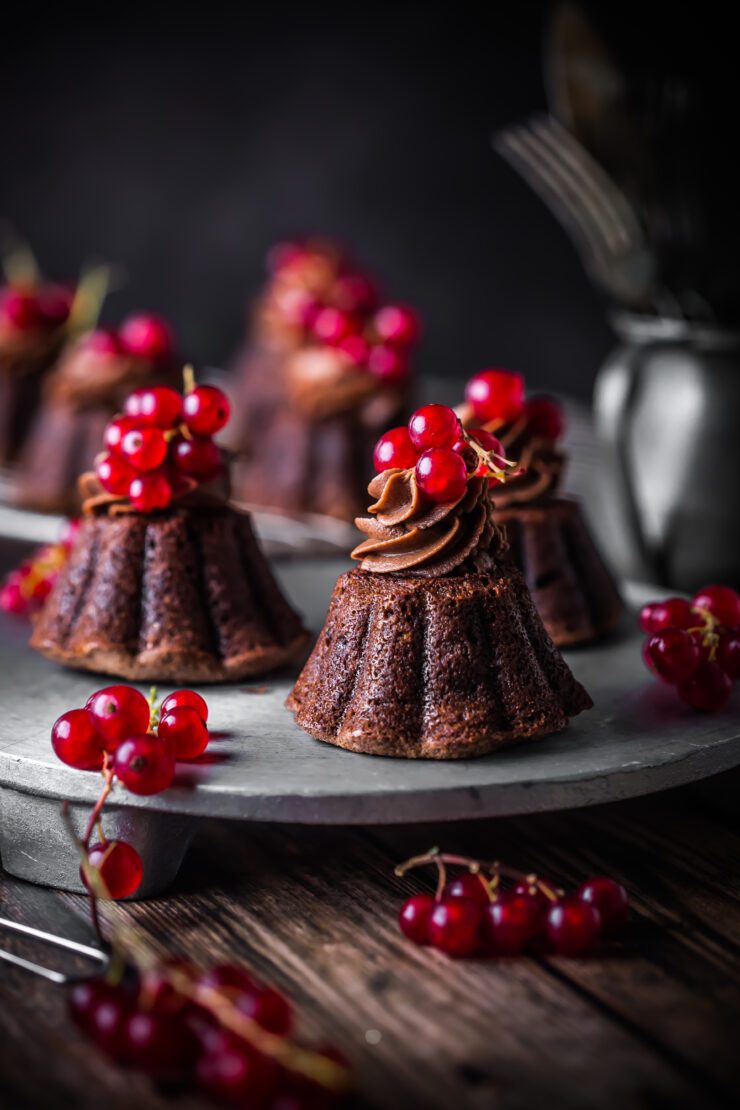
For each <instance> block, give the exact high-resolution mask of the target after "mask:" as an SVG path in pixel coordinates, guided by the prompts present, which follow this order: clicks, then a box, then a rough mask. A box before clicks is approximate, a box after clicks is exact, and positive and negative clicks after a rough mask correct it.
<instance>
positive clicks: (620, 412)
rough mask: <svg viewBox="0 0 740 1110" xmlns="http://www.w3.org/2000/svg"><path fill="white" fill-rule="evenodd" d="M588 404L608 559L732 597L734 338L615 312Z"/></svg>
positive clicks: (736, 552)
mask: <svg viewBox="0 0 740 1110" xmlns="http://www.w3.org/2000/svg"><path fill="white" fill-rule="evenodd" d="M613 323H614V326H615V329H616V331H617V335H618V336H619V339H620V345H619V346H618V347H617V348H616V349H615V350H614V351H613V352H612V353H611V354H610V355H609V357H608V358H607V360H606V362H605V363H604V365H603V367H602V369H601V371H600V372H599V375H598V378H597V381H596V386H595V393H594V402H595V409H596V421H597V427H598V430H599V435H600V438H601V441H602V444H603V445H604V449H605V453H606V456H607V457H606V460H605V461H606V466H605V468H604V474H603V482H604V483H605V485H606V487H607V489H606V491H605V492H606V494H607V496H606V497H605V499H604V510H605V513H608V520H605V522H604V525H605V531H606V533H607V535H608V537H609V547H610V551H609V554H610V556H611V558H612V560H613V562H614V563H615V564H616V565H618V566H619V567H620V569H621V570H622V571H623V572H624V573H625V574H627V575H629V576H630V577H633V578H638V579H641V580H644V581H650V582H656V583H660V584H661V585H663V586H667V587H670V588H672V589H677V590H686V591H692V590H695V589H696V588H697V587H699V586H702V585H704V584H707V583H710V582H724V583H728V584H732V585H733V586H735V587H740V333H739V332H735V331H730V330H725V329H722V328H720V327H717V326H713V325H708V324H693V323H690V322H688V321H686V320H681V319H666V318H660V317H655V316H638V315H633V314H629V313H620V314H619V315H617V316H615V317H614V320H613Z"/></svg>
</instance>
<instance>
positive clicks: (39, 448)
mask: <svg viewBox="0 0 740 1110" xmlns="http://www.w3.org/2000/svg"><path fill="white" fill-rule="evenodd" d="M179 376H180V370H179V366H178V363H177V361H176V358H175V346H174V340H173V337H172V333H171V331H170V328H169V326H168V325H167V324H166V323H165V321H164V320H162V319H161V318H159V317H156V316H152V315H146V314H143V313H138V314H136V315H133V316H129V317H128V318H127V319H126V320H124V322H123V323H122V324H121V326H120V327H119V328H118V329H111V328H98V329H97V330H95V331H92V332H88V333H87V334H85V335H82V336H81V337H80V338H79V339H77V340H76V341H74V342H72V343H70V344H69V345H68V346H67V347H66V348H65V350H64V351H63V353H62V354H61V356H60V358H59V359H58V361H57V363H56V365H55V366H54V367H53V369H52V370H51V371H50V372H49V373H48V374H47V375H46V378H45V380H44V383H43V389H42V395H41V398H40V403H39V405H38V407H37V411H36V414H35V416H34V418H33V421H32V423H31V427H30V430H29V432H28V435H27V439H26V442H25V445H24V447H23V449H22V451H21V453H20V457H19V460H18V467H17V474H16V484H15V494H14V497H15V501H16V503H17V504H19V505H22V506H24V507H26V508H33V509H40V510H43V511H47V512H58V513H66V514H72V513H75V512H76V511H77V510H78V509H79V494H78V490H77V479H78V477H79V476H80V474H82V473H83V471H85V470H89V469H90V467H91V466H92V465H93V461H94V459H95V456H96V455H97V454H98V452H99V451H100V449H101V444H102V442H103V433H104V431H105V427H106V424H107V423H108V421H109V420H110V419H111V417H112V416H114V415H115V414H116V413H118V412H120V411H121V410H122V408H123V403H124V400H125V399H126V397H127V396H128V394H130V393H131V392H132V391H133V390H135V389H137V388H139V387H143V386H156V385H176V384H177V383H178V379H179Z"/></svg>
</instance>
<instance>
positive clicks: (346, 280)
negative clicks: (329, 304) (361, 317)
mask: <svg viewBox="0 0 740 1110" xmlns="http://www.w3.org/2000/svg"><path fill="white" fill-rule="evenodd" d="M331 299H332V301H333V302H334V304H335V305H336V306H337V308H341V309H344V311H345V312H360V313H366V312H370V311H371V310H372V309H373V308H374V307H375V305H376V304H377V300H378V295H377V293H376V291H375V286H374V285H373V283H372V282H371V281H370V279H369V278H367V277H365V275H364V274H341V275H340V276H339V277H338V278H337V280H336V281H335V282H334V286H333V288H332V291H331Z"/></svg>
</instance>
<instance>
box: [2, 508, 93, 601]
mask: <svg viewBox="0 0 740 1110" xmlns="http://www.w3.org/2000/svg"><path fill="white" fill-rule="evenodd" d="M78 529H79V521H77V520H69V521H67V524H66V525H65V528H64V532H63V533H62V536H61V539H60V540H59V541H58V543H47V544H44V546H43V547H39V548H37V549H36V551H34V552H33V554H32V555H31V556H30V558H28V559H24V561H23V562H22V563H20V565H19V566H17V567H15V569H14V570H11V571H10V573H9V574H8V575H7V576H6V578H5V581H4V582H3V584H2V586H0V609H2V611H3V612H5V613H14V614H16V615H17V616H26V615H27V614H29V613H35V612H36V611H37V610H38V609H40V608H41V606H42V605H43V604H44V602H45V601H46V599H47V597H48V596H49V594H50V593H51V590H52V587H53V585H54V583H55V582H56V580H57V577H58V576H59V572H60V571H61V570H62V568H63V567H64V565H65V563H66V562H67V559H68V558H69V553H70V551H71V549H72V545H73V543H74V541H75V536H76V535H77V531H78Z"/></svg>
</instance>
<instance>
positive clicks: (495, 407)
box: [465, 370, 524, 424]
mask: <svg viewBox="0 0 740 1110" xmlns="http://www.w3.org/2000/svg"><path fill="white" fill-rule="evenodd" d="M465 398H466V400H467V401H468V403H469V404H471V405H472V406H473V412H474V413H475V417H476V420H480V422H481V423H482V424H488V423H489V422H490V421H491V420H504V421H506V422H507V423H510V422H511V421H513V420H516V419H518V417H519V416H521V414H522V409H523V407H524V378H523V377H522V376H521V374H515V373H512V372H511V371H510V370H481V372H480V373H479V374H476V375H475V376H474V377H472V378H471V379H470V381H469V382H468V384H467V386H466V387H465Z"/></svg>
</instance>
